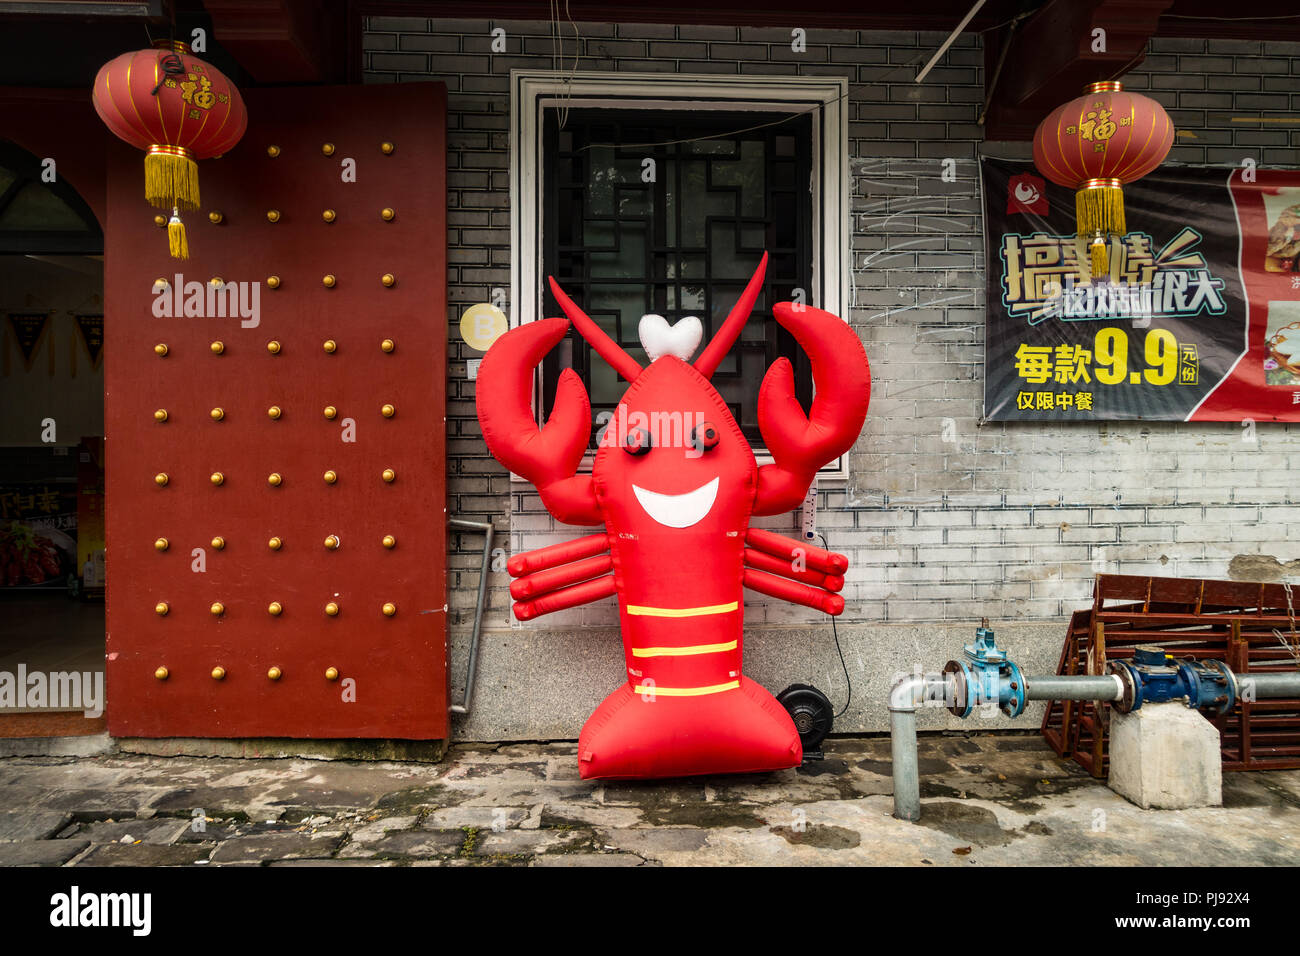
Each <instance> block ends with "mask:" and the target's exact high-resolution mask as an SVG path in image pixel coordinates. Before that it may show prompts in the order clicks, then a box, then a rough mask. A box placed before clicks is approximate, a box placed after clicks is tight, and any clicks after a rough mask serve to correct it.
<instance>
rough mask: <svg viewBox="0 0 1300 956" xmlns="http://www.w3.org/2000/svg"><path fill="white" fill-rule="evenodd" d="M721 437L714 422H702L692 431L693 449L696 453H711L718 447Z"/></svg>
mask: <svg viewBox="0 0 1300 956" xmlns="http://www.w3.org/2000/svg"><path fill="white" fill-rule="evenodd" d="M721 437H722V436H721V435H720V434H719V433H718V428H717V426H716V425H714V424H713V422H701V423H700V424H698V425H696V426H695V427H694V428H692V429H691V447H692V448H694V449H695V450H696V451H701V452H704V451H710V450H711V449H714V448H716V447H718V442H719V441H720V440H721Z"/></svg>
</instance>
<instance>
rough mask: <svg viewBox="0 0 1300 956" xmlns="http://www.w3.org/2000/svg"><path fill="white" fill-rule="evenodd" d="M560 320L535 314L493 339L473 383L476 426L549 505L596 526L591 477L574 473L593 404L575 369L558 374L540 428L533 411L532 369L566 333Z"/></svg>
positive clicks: (569, 518) (491, 448) (554, 511)
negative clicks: (533, 318) (550, 405)
mask: <svg viewBox="0 0 1300 956" xmlns="http://www.w3.org/2000/svg"><path fill="white" fill-rule="evenodd" d="M568 328H569V323H568V322H567V321H565V320H564V319H539V320H537V321H536V322H530V323H528V324H526V325H521V326H520V327H519V328H516V329H512V330H511V331H509V332H507V333H506V334H505V335H503V336H501V338H499V339H497V341H496V342H495V343H493V345H492V347H491V348H490V349H488V352H487V355H485V356H484V357H483V363H482V365H480V366H479V373H478V387H477V388H476V389H475V392H476V401H477V405H478V420H479V425H480V426H481V427H482V429H483V438H484V440H485V441H486V442H487V446H488V451H490V452H491V453H492V456H493V457H494V458H496V460H497V461H499V462H501V464H503V465H505V466H506V467H507V468H509V469H510V470H511V471H513V472H514V473H515V474H517V475H522V476H523V477H524V478H527V479H528V480H529V481H531V482H532V483H533V484H535V485H536V486H537V489H538V491H539V492H540V493H541V495H542V501H543V503H545V504H546V506H547V509H548V510H550V512H551V513H552V514H553V515H555V517H557V518H559V519H560V520H561V521H566V522H569V523H571V524H596V523H599V518H598V517H595V495H594V492H592V491H591V489H590V487H589V486H590V483H591V479H590V478H589V477H578V476H576V475H575V473H576V472H577V470H578V465H579V464H581V462H582V456H583V453H584V452H585V451H586V450H587V440H588V438H589V437H590V436H591V404H590V402H589V400H588V399H587V391H586V389H585V388H583V386H582V381H581V379H579V378H578V376H577V374H576V373H575V372H574V371H573V370H572V369H565V370H564V371H563V372H561V373H560V378H559V381H558V383H557V385H556V392H555V404H554V407H553V408H552V410H551V416H550V419H549V420H548V421H547V423H546V425H545V427H543V428H540V429H539V428H538V427H537V422H536V420H535V419H534V418H533V412H532V403H531V396H532V383H533V368H534V367H535V366H536V365H537V363H538V362H540V361H541V360H542V358H543V356H545V355H546V353H547V352H549V351H550V350H551V349H552V348H554V347H555V345H556V343H558V342H559V341H560V339H562V338H563V337H564V334H565V332H566V331H568Z"/></svg>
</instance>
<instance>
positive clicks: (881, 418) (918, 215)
mask: <svg viewBox="0 0 1300 956" xmlns="http://www.w3.org/2000/svg"><path fill="white" fill-rule="evenodd" d="M494 27H502V28H504V29H505V30H506V34H507V47H508V50H507V52H506V53H503V54H496V53H492V52H491V49H490V44H491V40H492V38H491V35H490V31H491V30H492V28H494ZM579 30H580V32H581V35H582V36H581V41H580V42H579V44H578V47H577V49H578V54H579V55H578V67H577V68H578V69H580V70H584V71H589V70H597V71H644V72H651V71H653V72H681V73H731V74H737V73H758V74H774V75H834V76H845V77H847V78H848V79H849V82H850V84H851V91H850V93H851V95H850V99H851V107H852V109H851V113H850V129H849V137H850V145H849V150H850V159H851V163H852V182H853V193H852V216H853V269H854V276H853V280H854V281H853V305H852V308H851V309H850V310H849V311H850V314H849V315H848V316H847V318H848V319H849V320H850V322H851V323H852V325H853V326H854V327H855V328H856V329H857V330H858V332H859V334H860V335H861V337H862V339H863V342H864V343H865V345H866V348H867V354H868V356H869V357H870V359H871V362H872V372H873V377H874V388H873V396H872V408H871V414H870V416H869V417H868V423H867V426H866V429H865V431H864V433H863V436H862V438H861V440H860V441H859V442H858V444H857V447H856V448H855V449H854V451H853V453H852V455H851V460H850V465H851V473H852V478H851V480H850V481H849V482H848V484H847V486H840V487H833V486H832V487H829V488H825V489H823V490H822V491H821V493H820V505H821V511H820V515H819V521H820V525H821V527H822V529H823V530H824V531H825V533H826V535H827V536H828V538H829V539H830V543H831V546H832V547H833V548H834V549H836V550H840V551H843V552H845V553H847V554H849V556H850V557H851V559H852V570H851V571H850V573H849V575H848V584H847V586H846V588H845V597H846V600H847V604H848V609H847V611H846V615H845V617H846V619H847V620H848V621H858V622H868V623H911V622H930V621H952V622H969V621H972V620H974V619H976V618H978V617H980V616H987V617H989V618H991V619H993V620H994V621H995V622H1010V621H1026V622H1028V621H1044V620H1052V619H1059V618H1061V617H1063V616H1065V615H1068V614H1069V613H1070V611H1071V610H1072V609H1073V608H1075V607H1077V606H1079V605H1080V604H1081V603H1082V602H1085V601H1086V600H1087V598H1088V596H1089V594H1090V592H1091V579H1092V575H1093V573H1094V572H1096V571H1103V570H1104V571H1119V572H1125V573H1154V574H1166V575H1174V574H1177V575H1205V576H1215V577H1218V576H1226V575H1228V574H1229V570H1230V568H1229V565H1230V563H1231V561H1232V559H1233V558H1236V557H1239V556H1253V557H1258V556H1261V555H1264V556H1270V555H1271V556H1274V557H1276V558H1278V559H1280V560H1281V561H1283V562H1285V561H1287V560H1289V559H1291V558H1293V557H1300V554H1297V553H1296V552H1297V548H1296V546H1294V545H1291V544H1289V543H1288V541H1289V540H1291V539H1300V482H1297V480H1296V479H1297V478H1300V455H1297V452H1296V446H1295V441H1294V439H1295V435H1296V429H1295V427H1293V426H1283V425H1266V424H1261V425H1259V426H1258V429H1257V433H1256V440H1255V441H1254V442H1253V443H1251V442H1246V441H1243V434H1244V433H1243V429H1242V428H1241V427H1240V426H1238V425H1237V424H1235V423H1226V424H1194V425H1193V424H1174V423H1108V424H1101V425H1096V424H1093V425H1089V424H1056V425H1051V426H1043V425H1028V424H1011V423H990V424H984V425H981V424H980V411H981V397H982V381H981V376H982V371H981V366H982V363H983V346H984V340H983V336H984V325H983V323H984V301H983V279H982V276H983V269H984V261H983V260H984V256H983V250H982V223H981V217H980V209H979V195H978V182H977V175H976V156H977V150H978V148H979V143H980V140H981V129H980V127H978V126H977V125H976V120H977V118H978V115H979V112H980V109H981V105H982V103H983V97H984V89H983V85H982V83H983V77H982V73H983V70H982V63H983V56H982V50H981V48H980V41H979V38H978V37H972V36H964V37H962V38H960V39H959V40H958V42H957V43H956V44H955V45H954V47H953V48H952V50H951V51H950V52H949V54H948V55H947V56H946V57H945V58H944V60H943V61H942V62H941V63H940V64H939V65H938V67H937V68H936V69H935V70H934V71H933V72H932V73H931V74H930V76H929V77H928V78H927V81H926V82H925V83H924V84H922V85H917V84H915V83H914V82H912V77H913V76H914V75H915V72H916V70H917V69H918V67H919V66H920V64H921V63H923V62H924V61H925V60H926V59H928V57H929V56H930V55H931V53H932V52H933V50H935V49H936V48H937V47H938V45H939V43H940V42H941V40H942V36H940V35H938V34H917V33H910V32H894V33H883V32H872V33H856V32H854V31H829V30H809V31H808V38H807V39H808V49H807V52H806V53H800V54H795V53H793V52H791V50H790V32H789V30H785V29H749V28H735V27H726V26H711V27H702V26H697V27H687V26H671V25H622V24H619V25H612V24H581V25H580V27H579ZM561 35H562V37H563V42H562V49H563V56H562V63H560V65H561V66H562V68H564V69H572V68H573V63H574V60H573V57H574V49H575V43H574V37H573V31H572V28H571V27H569V26H567V25H566V26H565V28H564V30H562V31H561ZM364 48H365V51H366V53H365V56H366V64H365V66H366V71H365V81H366V82H368V83H390V82H402V81H410V80H428V79H436V80H439V81H441V82H444V83H446V84H447V87H448V91H449V101H448V102H449V117H448V127H449V141H448V156H447V164H448V185H449V200H448V204H449V211H448V236H447V242H448V253H449V263H450V265H449V271H450V275H449V277H448V278H449V292H450V301H449V303H448V308H447V318H448V323H449V330H450V339H449V341H450V352H449V354H450V357H451V358H450V361H451V365H450V368H449V370H448V389H449V395H448V398H449V404H448V412H447V414H448V454H449V461H448V465H447V469H448V488H449V496H450V502H449V507H450V509H451V511H452V512H453V513H456V514H459V515H461V516H464V517H469V518H476V519H488V520H492V521H494V522H495V523H496V526H497V528H498V529H499V530H500V532H502V534H503V535H504V536H505V540H507V541H508V542H509V547H510V549H511V550H512V551H518V550H521V549H527V548H533V547H538V546H541V545H543V544H547V543H551V542H554V541H560V540H565V539H567V538H571V537H574V536H576V535H577V534H579V533H581V532H580V531H576V530H574V529H569V528H565V527H563V526H558V527H557V526H556V525H555V523H554V522H553V521H552V520H551V519H550V517H549V516H548V515H547V514H546V512H545V509H543V508H542V506H541V503H540V501H539V500H538V498H537V496H536V495H535V494H534V493H530V491H529V490H528V486H520V485H517V484H516V485H513V486H512V485H511V484H510V482H509V479H508V476H507V475H506V474H505V472H504V470H503V469H502V468H501V467H500V466H499V465H497V464H496V463H495V462H494V461H492V460H491V459H490V458H489V457H488V456H487V454H486V451H485V450H484V446H483V443H482V439H481V437H480V433H479V429H478V424H477V421H476V420H475V417H474V383H472V382H469V381H468V380H467V379H466V372H465V360H466V359H467V358H472V357H478V353H477V352H473V351H472V350H469V349H468V348H467V347H466V346H465V345H464V343H462V342H461V341H460V339H459V336H458V334H457V328H458V323H459V317H460V315H461V313H462V312H463V310H464V309H465V307H466V306H468V305H469V304H471V303H474V302H479V301H483V300H485V299H486V298H487V297H488V295H489V291H490V289H491V288H492V287H495V286H500V287H505V288H508V287H509V283H510V255H511V250H510V245H509V241H510V237H509V210H508V208H507V206H508V189H509V183H508V171H507V170H508V162H509V156H508V143H507V129H508V120H507V97H508V94H509V79H508V77H509V70H510V69H512V68H515V67H529V68H542V69H546V68H551V67H552V65H553V51H554V49H555V41H554V40H553V39H552V37H551V33H550V25H549V24H548V23H546V22H518V21H500V22H497V21H487V20H472V21H445V20H427V19H424V18H398V17H372V18H370V20H369V21H368V25H367V29H366V33H365V37H364ZM1297 76H1300V44H1281V43H1239V42H1236V41H1232V42H1228V41H1213V40H1209V41H1206V40H1160V39H1157V40H1155V41H1153V42H1152V46H1151V55H1150V56H1149V57H1148V59H1147V61H1146V63H1145V64H1143V65H1142V67H1141V69H1140V70H1139V71H1137V72H1134V73H1131V74H1129V75H1128V76H1127V77H1126V83H1127V84H1128V85H1129V86H1130V87H1131V88H1133V89H1139V90H1143V91H1145V92H1148V93H1149V95H1151V96H1153V97H1154V98H1156V99H1157V100H1159V101H1160V102H1161V103H1162V104H1164V105H1165V106H1166V108H1167V109H1169V111H1170V114H1171V116H1173V118H1174V120H1175V122H1176V123H1177V125H1178V127H1179V129H1180V136H1179V138H1178V140H1177V141H1176V146H1175V148H1174V151H1173V154H1172V157H1171V158H1172V159H1173V160H1176V161H1180V162H1196V163H1207V162H1208V163H1239V162H1240V161H1241V160H1242V159H1243V158H1245V157H1250V158H1253V159H1255V160H1256V161H1257V162H1259V163H1260V164H1261V165H1287V166H1296V165H1297V164H1300V151H1298V149H1297V148H1298V147H1300V129H1291V128H1286V127H1282V128H1276V127H1277V126H1278V124H1269V123H1262V122H1240V121H1234V118H1238V120H1239V118H1240V117H1243V116H1258V115H1260V113H1264V114H1270V115H1277V114H1278V113H1280V112H1283V111H1288V110H1289V111H1294V110H1296V109H1297V108H1300V84H1297V82H1296V78H1297ZM944 159H952V160H954V161H955V168H956V170H957V181H956V182H954V183H945V182H943V181H942V180H941V179H940V176H939V173H940V164H941V163H942V161H943V160H944ZM945 419H951V428H950V429H949V431H948V435H947V437H949V438H952V439H955V440H952V441H945V440H944V438H945V430H944V421H945ZM765 523H766V524H768V526H770V527H774V528H777V529H790V528H793V526H794V525H793V519H792V518H781V519H775V520H772V521H768V522H765ZM458 546H459V547H460V552H461V553H459V554H457V555H456V556H454V557H453V559H452V564H451V567H452V571H453V578H452V596H451V604H452V608H453V610H454V616H453V637H455V636H456V635H458V634H462V633H464V630H465V628H466V627H467V625H468V623H469V619H470V615H471V614H472V608H473V602H474V597H475V589H476V588H477V584H478V581H477V567H478V559H477V557H475V555H474V554H473V549H474V548H475V547H476V546H477V542H476V541H475V540H473V539H472V538H466V539H465V540H464V541H463V542H460V543H459V545H458ZM1256 567H1258V565H1256ZM1256 573H1258V572H1256ZM507 583H508V581H507V578H506V576H505V575H504V574H497V575H494V576H493V578H492V580H491V582H490V584H491V588H490V591H489V593H490V596H491V597H490V608H491V613H490V616H489V620H488V625H489V627H493V628H505V627H509V626H511V624H510V619H509V613H508V593H507V592H506V585H507ZM755 597H756V596H755ZM746 614H747V623H749V624H751V625H756V626H760V627H761V626H762V625H765V624H766V625H789V624H799V623H807V624H810V625H811V624H813V623H814V622H818V617H817V616H816V615H813V614H812V613H811V612H807V611H804V610H803V609H800V608H792V607H790V606H789V605H784V604H779V603H768V602H762V601H757V600H753V601H751V602H750V603H749V604H748V605H747V611H746ZM615 623H616V614H615V611H614V606H613V603H612V601H607V602H603V603H602V604H599V605H590V606H587V607H585V608H580V609H575V610H573V611H570V612H566V613H564V614H560V615H553V616H551V617H549V618H547V619H544V621H543V624H544V625H545V626H546V627H550V628H560V629H573V628H584V627H591V628H608V627H609V626H610V625H612V624H615ZM817 626H821V625H820V623H818V625H817ZM534 653H538V652H537V651H534Z"/></svg>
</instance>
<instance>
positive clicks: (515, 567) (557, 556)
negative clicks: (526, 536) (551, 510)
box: [506, 531, 609, 578]
mask: <svg viewBox="0 0 1300 956" xmlns="http://www.w3.org/2000/svg"><path fill="white" fill-rule="evenodd" d="M608 550H609V537H608V536H607V535H606V534H605V532H603V531H602V532H600V533H599V534H589V535H584V536H583V537H581V538H574V539H573V540H572V541H563V542H561V543H560V544H552V545H548V546H547V547H545V548H538V549H537V550H536V551H524V552H522V553H521V554H516V555H513V556H511V558H510V560H509V561H507V562H506V570H507V571H509V572H510V576H511V577H512V578H517V577H520V576H521V575H525V574H531V573H533V572H534V571H541V570H544V569H545V568H553V567H555V566H556V565H560V564H568V563H569V562H570V561H580V560H582V559H583V558H590V557H594V556H595V555H597V554H603V553H604V552H606V551H608Z"/></svg>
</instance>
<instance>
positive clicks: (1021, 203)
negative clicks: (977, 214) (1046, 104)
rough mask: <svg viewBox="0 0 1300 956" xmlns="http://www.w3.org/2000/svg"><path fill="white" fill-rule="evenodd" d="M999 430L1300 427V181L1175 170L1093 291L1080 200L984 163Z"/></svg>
mask: <svg viewBox="0 0 1300 956" xmlns="http://www.w3.org/2000/svg"><path fill="white" fill-rule="evenodd" d="M980 173H981V185H982V191H983V200H984V215H985V221H986V223H987V225H986V233H985V249H986V255H987V259H986V261H987V263H988V268H987V270H986V273H987V279H986V281H987V301H988V319H987V348H986V359H985V362H986V366H985V373H986V374H985V386H984V408H985V412H984V413H985V416H986V417H987V418H989V419H990V420H995V421H1081V420H1111V421H1116V420H1137V419H1143V420H1159V421H1242V420H1244V419H1248V418H1249V419H1254V420H1257V421H1300V172H1291V171H1278V170H1256V169H1254V168H1253V167H1250V166H1243V167H1233V168H1227V167H1189V166H1184V167H1179V166H1173V165H1164V166H1161V167H1160V168H1159V169H1157V170H1156V171H1155V172H1152V173H1150V174H1149V175H1147V176H1146V177H1144V178H1143V179H1141V180H1139V181H1137V182H1134V183H1129V184H1127V185H1125V187H1124V205H1125V207H1126V211H1127V222H1126V225H1127V231H1126V233H1124V234H1123V235H1122V236H1115V237H1113V238H1112V240H1111V242H1110V244H1109V250H1110V256H1109V262H1108V263H1107V265H1108V267H1109V269H1108V271H1107V272H1106V273H1105V274H1104V275H1103V276H1102V277H1101V278H1099V279H1096V280H1095V281H1094V280H1093V277H1092V276H1091V262H1090V256H1089V255H1088V250H1087V248H1086V244H1085V243H1084V241H1083V240H1080V239H1079V238H1077V237H1076V213H1075V210H1076V206H1075V198H1074V196H1073V195H1072V192H1071V190H1070V189H1069V188H1068V187H1064V186H1059V185H1057V184H1055V183H1052V182H1048V181H1047V180H1046V179H1045V178H1044V177H1043V176H1042V175H1040V171H1039V170H1038V169H1036V168H1035V166H1034V165H1033V164H1031V163H1027V162H1013V161H1009V160H999V159H993V158H983V159H982V160H981V163H980Z"/></svg>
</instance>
